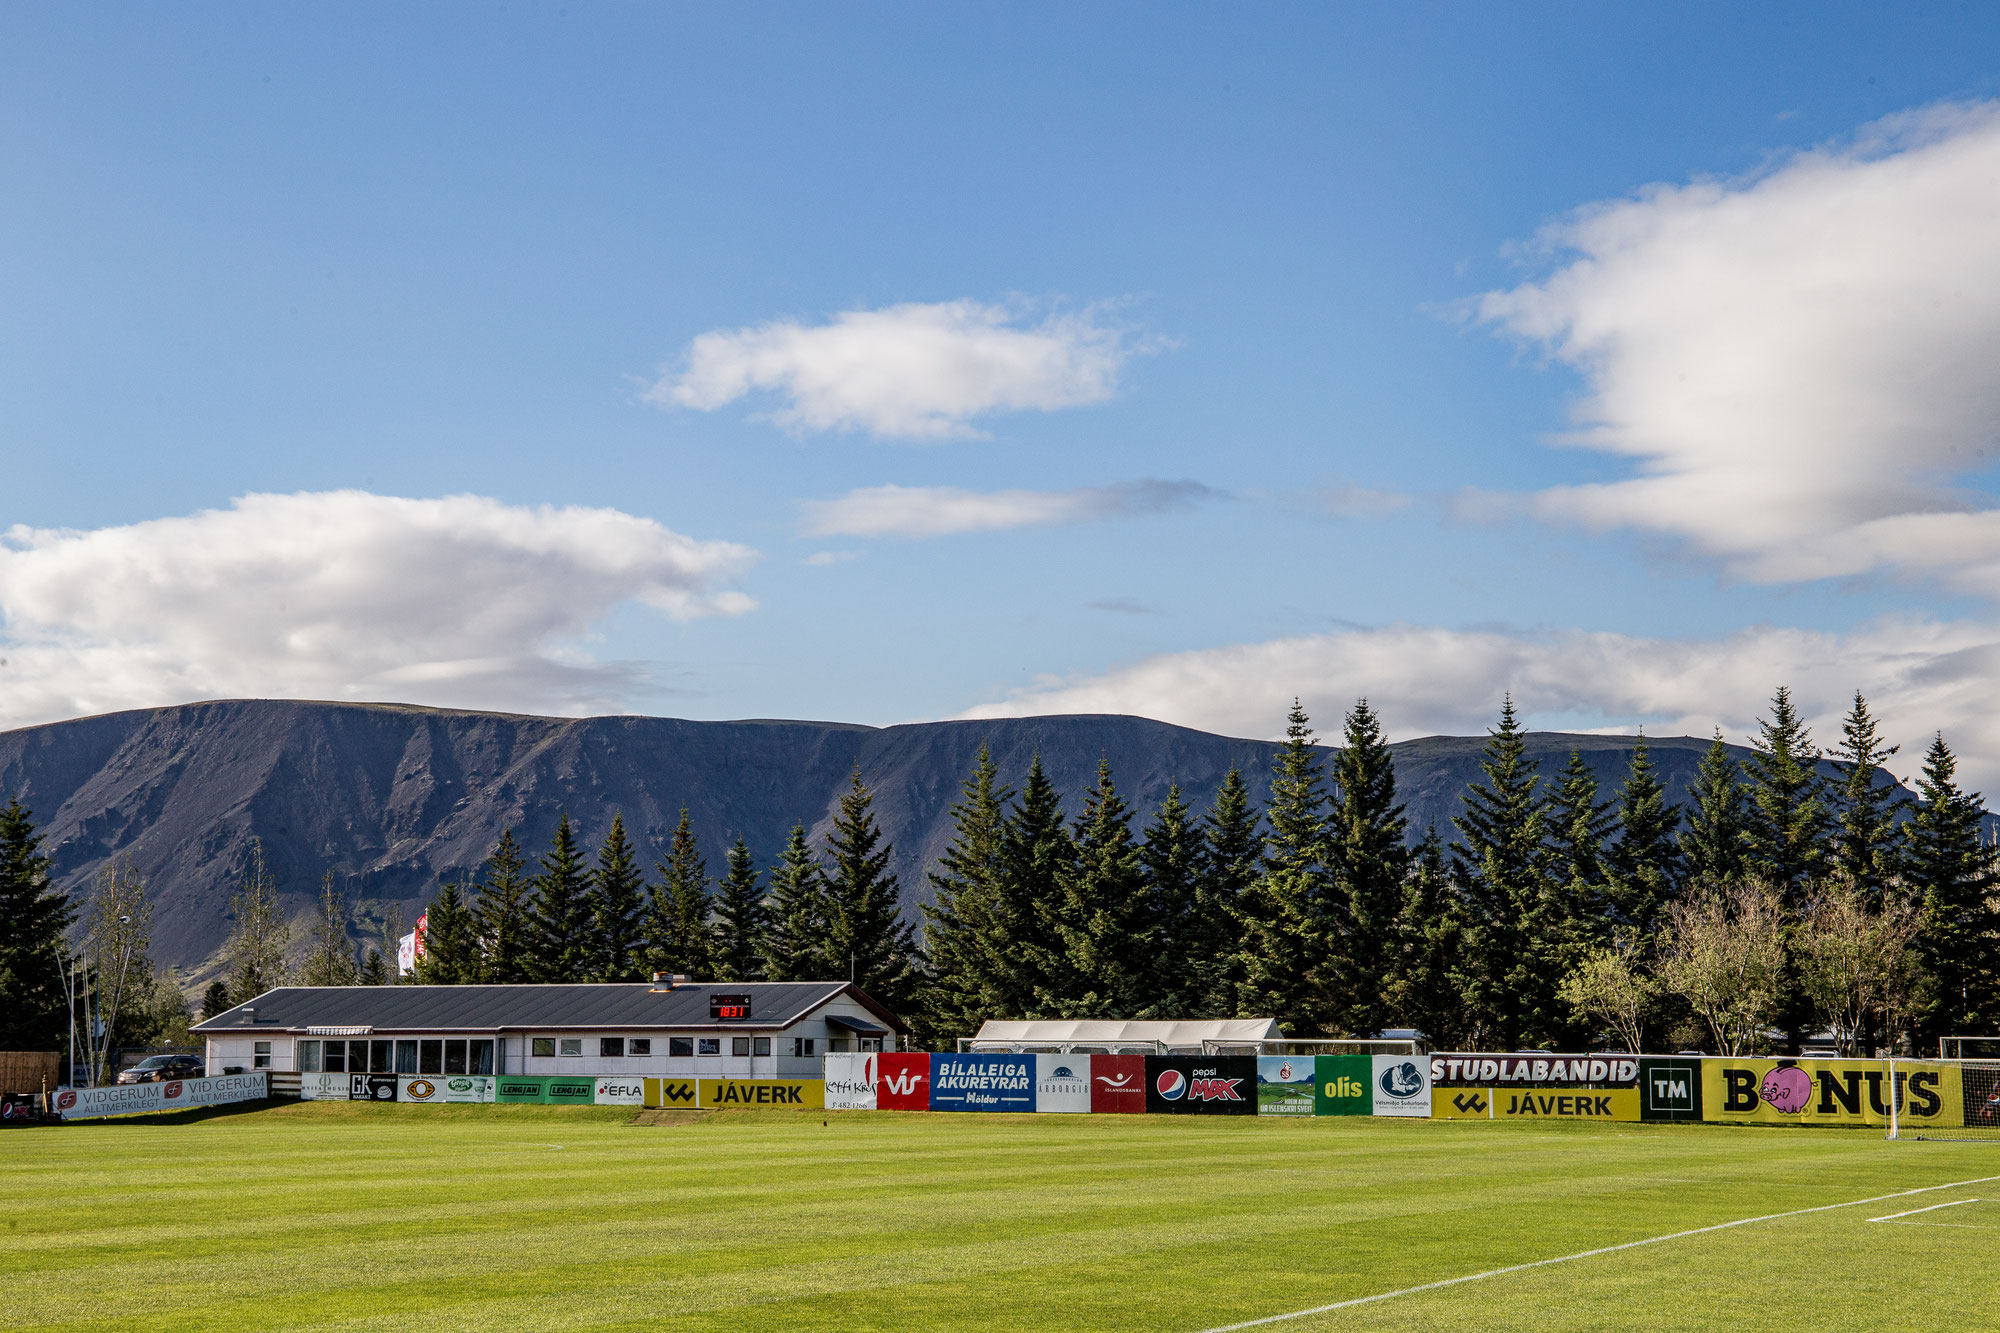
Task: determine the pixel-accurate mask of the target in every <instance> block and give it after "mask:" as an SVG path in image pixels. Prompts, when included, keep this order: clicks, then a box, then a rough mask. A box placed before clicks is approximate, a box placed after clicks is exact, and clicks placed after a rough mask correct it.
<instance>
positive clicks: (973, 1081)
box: [931, 1055, 1035, 1111]
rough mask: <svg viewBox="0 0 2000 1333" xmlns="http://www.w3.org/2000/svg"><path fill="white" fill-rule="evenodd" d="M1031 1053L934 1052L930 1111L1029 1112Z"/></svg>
mask: <svg viewBox="0 0 2000 1333" xmlns="http://www.w3.org/2000/svg"><path fill="white" fill-rule="evenodd" d="M1034 1109H1035V1057H1034V1056H1032V1055H933V1056H932V1057H931V1110H933V1111H1032V1110H1034Z"/></svg>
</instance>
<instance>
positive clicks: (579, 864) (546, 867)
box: [424, 812, 597, 984]
mask: <svg viewBox="0 0 2000 1333" xmlns="http://www.w3.org/2000/svg"><path fill="white" fill-rule="evenodd" d="M541 863H542V870H541V873H540V874H538V875H536V876H535V903H534V907H533V908H532V909H531V911H530V914H529V917H528V920H529V922H530V930H529V940H530V943H529V947H528V957H529V964H528V966H529V971H530V975H531V976H532V977H533V978H534V980H536V981H539V982H543V983H545V984H574V983H576V982H580V981H588V980H590V979H591V978H592V977H593V976H594V975H596V963H597V956H596V947H595V946H596V934H597V932H596V930H595V929H594V928H593V925H592V922H591V919H590V873H589V872H588V871H587V870H585V869H584V865H583V854H582V852H581V851H580V850H579V849H578V848H577V845H576V829H575V827H574V826H573V825H572V824H571V823H570V822H569V814H568V813H567V812H564V814H563V815H562V816H561V818H559V819H557V820H556V831H555V834H554V836H553V837H551V838H550V840H549V850H548V851H547V853H545V854H544V855H543V856H542V857H541ZM428 933H429V932H428V930H426V937H427V938H426V940H425V945H424V947H425V948H429V947H430V943H429V939H428Z"/></svg>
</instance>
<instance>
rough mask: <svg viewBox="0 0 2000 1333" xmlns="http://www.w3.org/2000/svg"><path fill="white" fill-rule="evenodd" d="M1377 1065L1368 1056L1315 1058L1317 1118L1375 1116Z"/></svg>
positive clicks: (1314, 1101)
mask: <svg viewBox="0 0 2000 1333" xmlns="http://www.w3.org/2000/svg"><path fill="white" fill-rule="evenodd" d="M1374 1076H1375V1062H1374V1061H1373V1060H1371V1059H1370V1058H1369V1057H1367V1056H1365V1055H1316V1056H1314V1057H1313V1084H1314V1086H1313V1114H1314V1115H1372V1114H1374V1111H1375V1094H1374V1093H1373V1092H1372V1091H1371V1090H1370V1084H1371V1083H1372V1081H1373V1079H1374Z"/></svg>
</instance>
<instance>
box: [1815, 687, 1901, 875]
mask: <svg viewBox="0 0 2000 1333" xmlns="http://www.w3.org/2000/svg"><path fill="white" fill-rule="evenodd" d="M1899 748H1900V747H1899V746H1894V745H1884V744H1882V738H1881V735H1880V732H1879V730H1878V728H1877V726H1876V722H1875V718H1874V717H1873V715H1871V714H1870V713H1869V711H1868V701H1867V700H1866V699H1864V698H1862V696H1861V691H1859V690H1856V691H1855V692H1854V707H1853V708H1852V709H1851V710H1849V712H1848V714H1847V717H1846V718H1845V719H1844V720H1843V721H1842V723H1841V727H1840V744H1839V745H1837V746H1835V747H1834V751H1833V758H1834V760H1835V761H1836V762H1838V763H1839V764H1840V765H1841V766H1842V767H1843V768H1844V769H1845V770H1846V771H1845V773H1843V774H1842V778H1841V782H1840V788H1839V795H1838V800H1837V802H1836V804H1837V808H1838V815H1837V817H1836V821H1835V829H1834V835H1833V854H1832V857H1831V860H1832V862H1833V868H1834V869H1836V870H1838V871H1840V872H1842V873H1843V874H1844V875H1846V876H1847V877H1848V878H1849V879H1850V880H1852V881H1853V883H1854V885H1855V887H1857V888H1859V889H1860V890H1861V891H1862V892H1863V893H1864V894H1866V895H1867V896H1868V899H1869V901H1870V902H1879V901H1880V900H1881V896H1882V891H1883V890H1884V889H1885V888H1886V887H1888V885H1889V882H1890V881H1891V880H1893V879H1894V878H1895V877H1896V872H1897V870H1898V866H1897V864H1896V854H1897V851H1898V850H1899V848H1900V843H1901V840H1900V839H1899V838H1898V836H1897V833H1896V816H1897V815H1898V814H1899V813H1901V811H1902V809H1903V806H1904V804H1905V803H1904V801H1903V800H1902V798H1901V795H1900V793H1899V792H1898V791H1897V789H1896V780H1895V779H1894V778H1893V777H1890V776H1889V775H1888V774H1886V773H1884V772H1883V771H1882V765H1883V763H1884V761H1886V760H1887V759H1888V758H1889V757H1890V756H1891V755H1893V754H1895V753H1896V751H1897V750H1898V749H1899Z"/></svg>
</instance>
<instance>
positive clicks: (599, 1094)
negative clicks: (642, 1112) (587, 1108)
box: [590, 1074, 646, 1106]
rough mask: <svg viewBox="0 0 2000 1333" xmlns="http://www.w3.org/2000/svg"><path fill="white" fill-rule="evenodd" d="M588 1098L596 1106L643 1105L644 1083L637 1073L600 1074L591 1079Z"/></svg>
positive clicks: (644, 1101)
mask: <svg viewBox="0 0 2000 1333" xmlns="http://www.w3.org/2000/svg"><path fill="white" fill-rule="evenodd" d="M592 1084H593V1086H592V1087H591V1090H590V1100H591V1101H592V1102H593V1103H595V1104H596V1105H598V1106H644V1105H645V1104H646V1085H645V1084H644V1083H643V1082H642V1081H641V1080H640V1078H639V1076H638V1075H637V1074H609V1075H601V1076H599V1077H598V1078H596V1079H594V1080H592Z"/></svg>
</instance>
